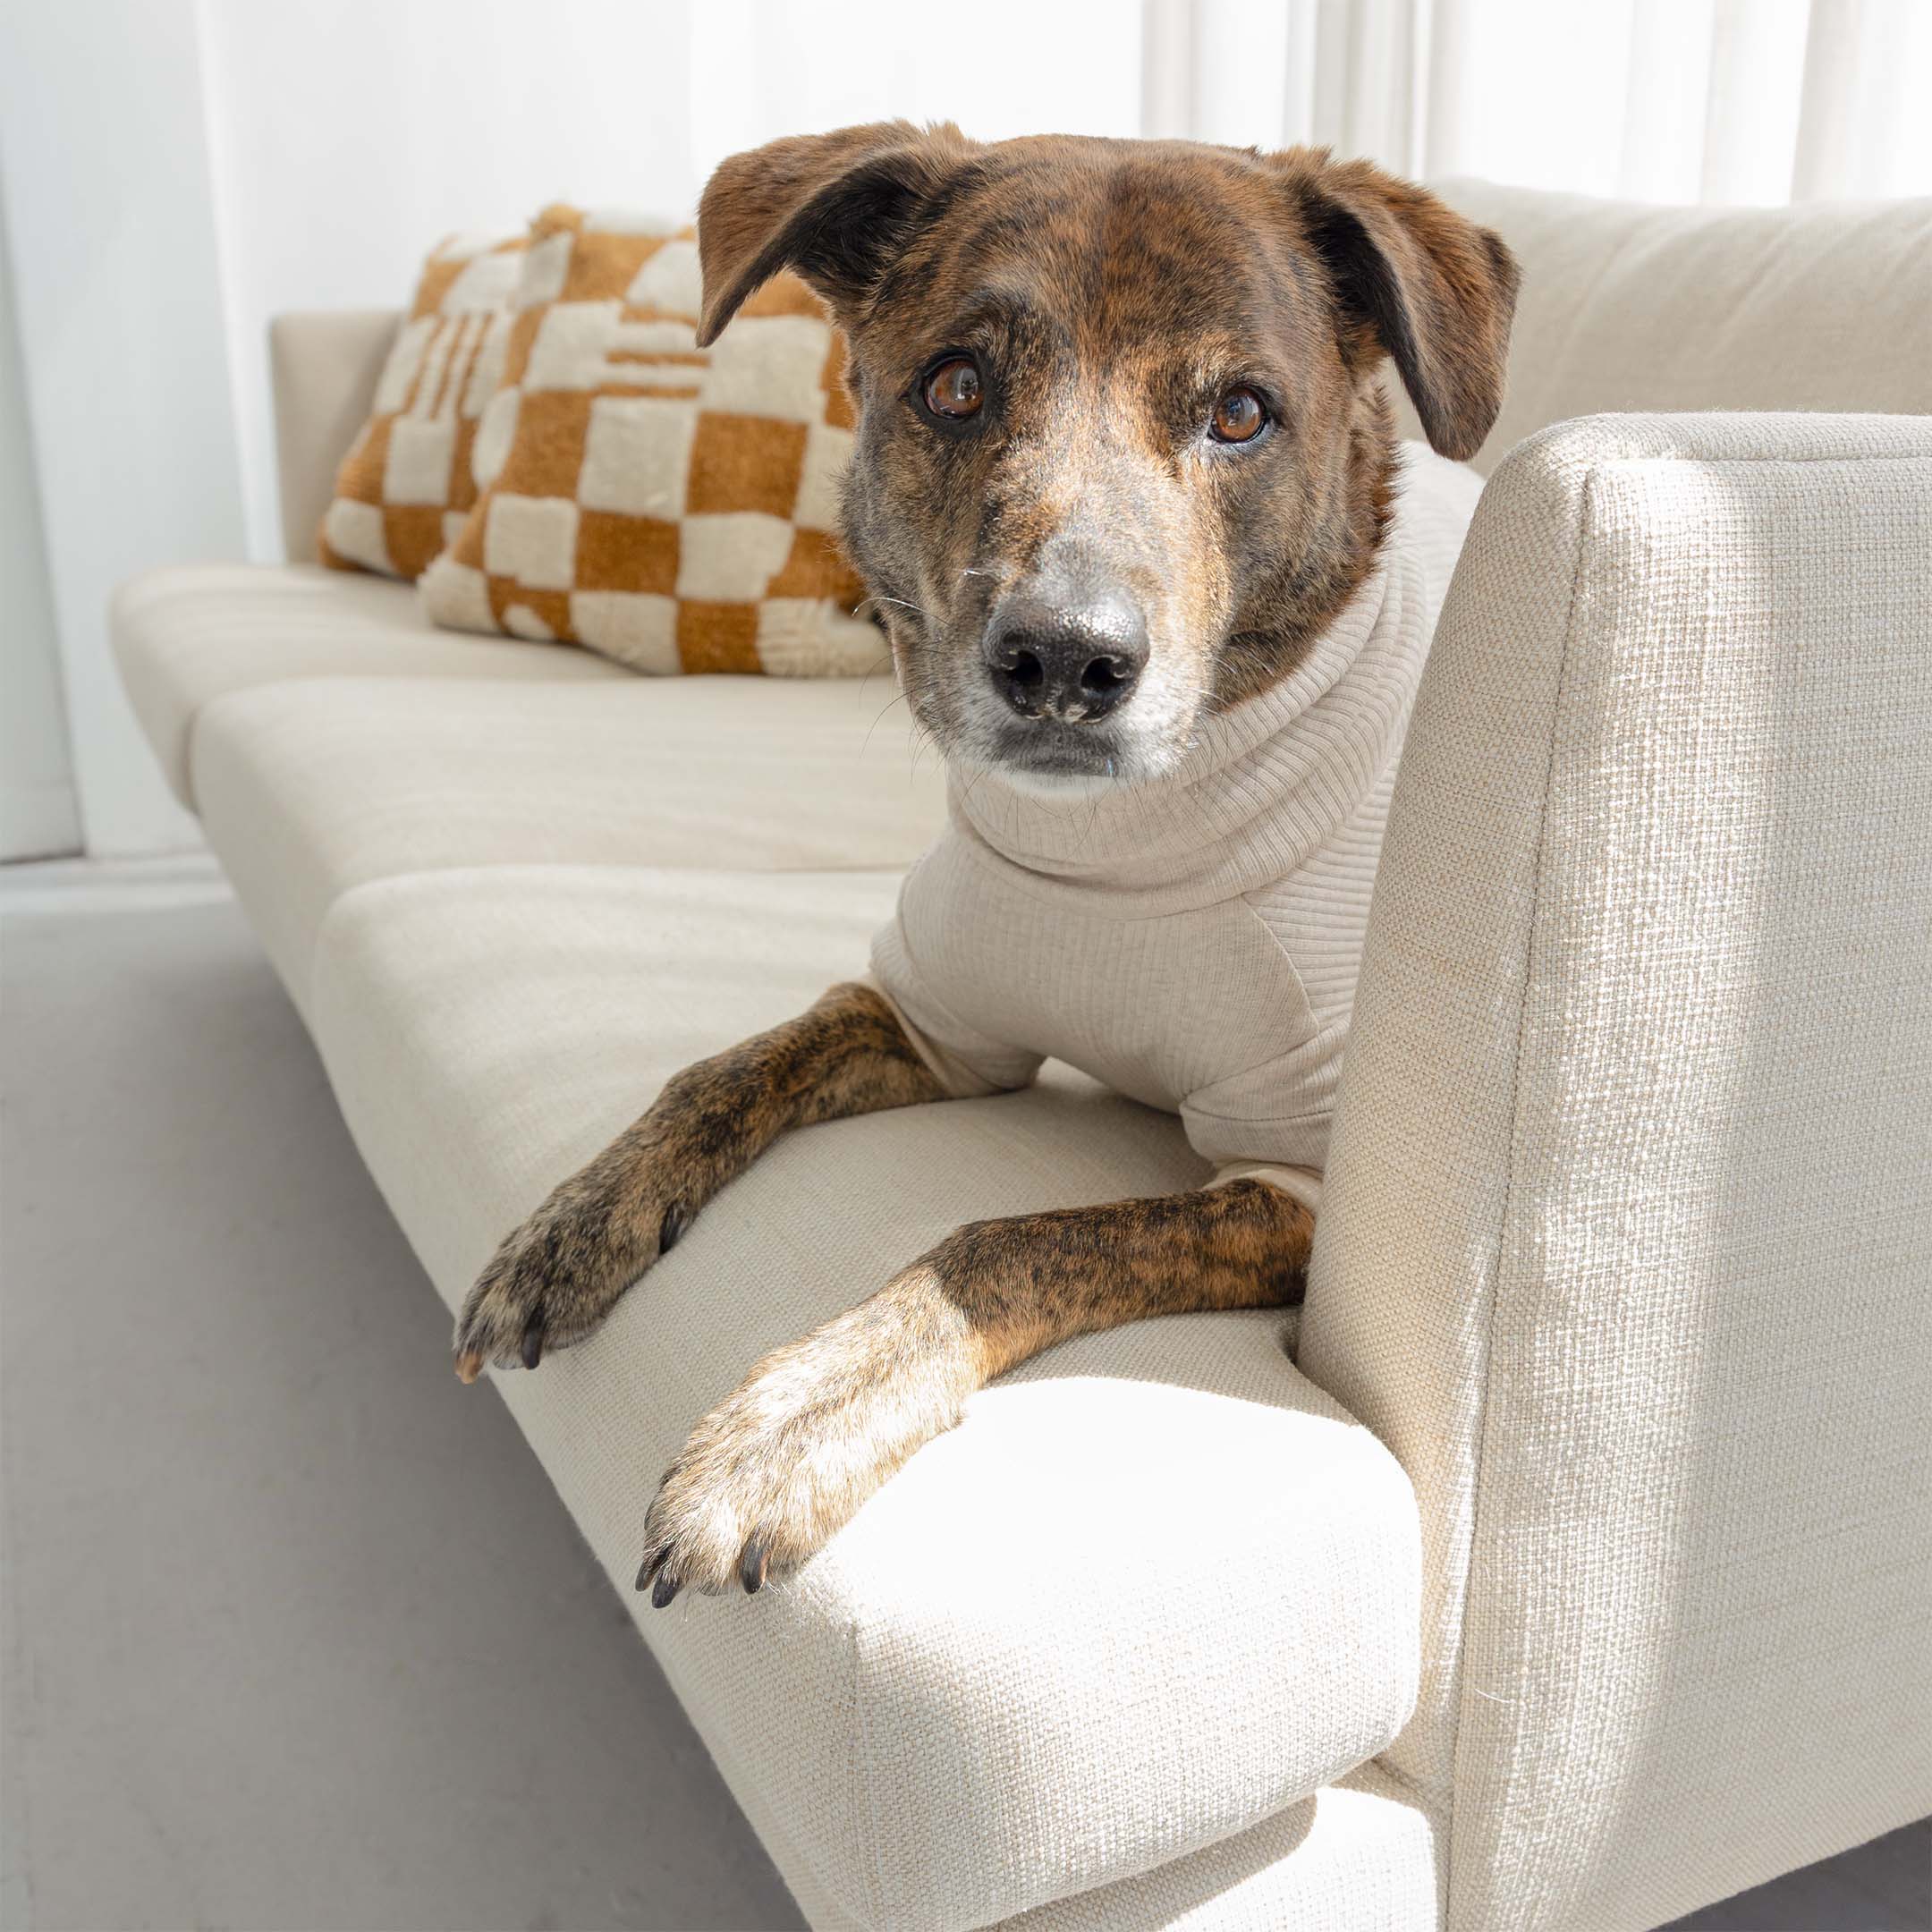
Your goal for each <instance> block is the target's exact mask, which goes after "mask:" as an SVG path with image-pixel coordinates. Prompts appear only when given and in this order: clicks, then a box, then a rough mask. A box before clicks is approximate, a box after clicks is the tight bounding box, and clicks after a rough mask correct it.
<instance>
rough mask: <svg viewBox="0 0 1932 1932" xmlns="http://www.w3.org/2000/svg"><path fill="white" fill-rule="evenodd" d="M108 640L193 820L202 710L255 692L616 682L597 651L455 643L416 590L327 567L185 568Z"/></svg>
mask: <svg viewBox="0 0 1932 1932" xmlns="http://www.w3.org/2000/svg"><path fill="white" fill-rule="evenodd" d="M108 631H109V634H110V635H111V637H112V638H113V640H114V655H115V656H116V657H117V658H118V659H119V660H120V665H121V676H122V680H123V682H124V683H125V685H126V686H127V692H128V696H129V698H130V699H132V701H133V705H134V711H135V715H136V716H138V717H139V718H140V722H141V726H142V728H143V729H144V730H145V731H146V732H147V733H148V741H149V742H150V743H151V744H152V745H153V746H154V749H155V755H156V757H157V758H159V759H160V760H161V768H162V770H163V771H164V772H165V774H166V775H167V781H168V784H170V785H171V786H172V787H173V788H174V795H175V797H176V798H178V799H179V800H180V801H182V804H183V805H185V806H187V807H188V808H189V809H191V810H192V809H195V799H194V795H193V791H192V787H191V782H190V777H189V770H188V765H189V757H188V747H189V741H190V739H191V736H192V734H193V731H194V724H195V720H196V718H197V717H199V716H200V713H201V709H202V707H203V706H204V705H207V704H208V703H210V702H211V701H212V700H213V699H216V698H219V697H221V696H222V695H223V694H224V693H225V692H227V691H243V690H246V689H248V688H249V687H250V686H251V685H256V684H275V683H280V682H284V681H287V680H292V679H298V678H318V677H341V676H344V675H347V676H352V677H441V678H485V679H488V678H518V679H522V678H555V679H558V680H559V681H572V680H575V681H578V682H581V681H584V680H586V679H597V680H601V681H603V682H615V681H617V680H619V679H621V678H623V676H624V675H625V673H624V671H623V667H622V666H620V665H614V664H611V663H608V662H607V661H606V660H605V659H604V658H601V657H593V656H591V654H590V653H589V652H588V651H577V650H565V649H562V648H559V647H557V646H556V645H554V644H525V643H517V642H513V641H511V640H508V639H493V640H488V641H485V640H481V639H479V638H459V637H452V636H451V635H450V634H449V632H448V631H438V630H437V629H436V627H435V626H434V625H433V624H431V623H430V622H429V620H428V618H427V617H425V616H424V615H423V614H422V606H421V605H420V604H419V601H418V599H417V596H416V592H415V589H413V587H412V586H411V585H408V584H400V583H392V582H389V581H386V580H384V579H381V578H376V577H363V576H355V575H348V574H345V573H343V572H341V571H330V570H324V569H322V568H321V567H320V566H319V565H318V564H313V563H291V564H277V565H262V564H254V563H204V564H186V565H180V566H174V567H171V568H168V569H165V570H153V571H147V572H143V573H142V574H141V575H140V576H139V577H135V578H131V579H130V580H129V581H128V582H126V583H125V584H123V585H122V587H121V588H120V589H119V590H117V591H116V592H115V593H114V603H113V605H112V606H111V607H110V609H109V612H108Z"/></svg>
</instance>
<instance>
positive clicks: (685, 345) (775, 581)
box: [423, 207, 887, 676]
mask: <svg viewBox="0 0 1932 1932" xmlns="http://www.w3.org/2000/svg"><path fill="white" fill-rule="evenodd" d="M515 308H516V317H515V321H514V323H513V325H512V326H511V328H510V331H509V339H508V346H507V351H506V354H505V359H504V382H503V386H502V387H501V388H499V389H498V390H497V392H496V395H495V396H494V397H492V398H491V400H490V403H489V407H488V410H487V413H486V415H485V418H484V421H483V425H482V429H481V433H480V435H479V438H478V443H477V463H476V468H477V480H478V482H479V483H480V484H481V485H482V486H483V487H484V496H483V498H482V500H481V501H480V502H479V504H477V507H476V509H475V511H474V513H472V514H471V516H470V519H469V521H467V522H466V523H465V524H464V525H463V526H462V529H461V530H460V531H459V532H457V534H456V535H455V536H454V538H453V542H452V544H451V547H450V549H449V551H448V552H447V554H445V555H444V556H442V557H440V558H438V559H437V561H436V564H435V566H434V567H433V568H432V569H431V570H430V571H429V572H428V574H427V575H426V576H425V577H424V579H423V598H424V602H425V604H426V606H427V607H428V611H429V614H430V615H431V616H432V617H434V618H435V619H436V622H437V623H445V624H451V625H454V626H456V627H457V628H459V629H462V630H469V631H509V632H512V633H513V634H514V635H516V636H520V637H537V638H563V639H567V640H570V641H572V642H573V643H580V644H588V645H590V646H592V647H593V648H596V649H597V650H601V651H604V652H606V653H607V654H608V655H610V656H611V657H616V658H619V659H620V660H622V661H623V663H625V664H628V665H630V666H631V668H632V669H633V670H637V671H646V672H653V673H664V672H674V671H744V672H758V671H764V672H772V673H775V674H782V675H792V676H842V675H845V674H864V673H866V672H868V671H872V670H875V669H878V668H880V667H882V666H883V665H885V662H886V658H887V653H886V649H885V640H884V639H883V637H882V636H881V634H880V632H879V631H878V630H877V627H876V626H874V625H873V624H872V623H870V622H869V620H867V619H866V618H864V617H862V616H860V615H859V614H857V613H858V608H859V606H860V603H861V602H862V600H863V598H864V597H865V586H864V584H863V583H861V582H860V580H859V577H858V575H857V574H856V573H855V572H853V570H852V566H851V564H850V563H847V562H846V560H845V556H844V553H843V550H842V549H841V548H840V547H839V544H838V541H837V538H835V536H834V534H833V532H834V530H835V526H836V523H837V517H838V491H839V484H840V481H841V479H843V474H844V470H845V465H846V462H847V461H848V460H849V459H850V456H851V453H852V402H851V399H850V398H849V397H848V396H847V394H846V393H845V386H844V380H843V374H844V368H845V345H844V338H843V336H842V335H840V334H839V333H838V331H837V330H836V329H835V327H834V326H833V325H832V321H831V318H829V317H828V316H827V315H826V311H825V309H824V306H823V305H822V304H821V303H820V301H819V300H818V297H817V296H816V295H814V294H813V293H812V292H811V291H810V290H809V288H807V287H806V285H805V284H804V283H802V282H801V281H800V280H799V278H798V277H797V276H796V275H792V274H790V273H789V272H787V273H782V274H779V275H774V276H773V277H772V278H771V280H770V281H768V282H767V283H766V284H764V285H763V286H762V287H761V288H759V289H758V291H757V292H756V293H755V294H753V295H752V296H751V298H750V300H749V301H747V302H746V303H745V305H744V307H743V308H742V309H741V310H740V311H739V313H738V316H737V318H736V319H735V320H734V321H733V325H732V326H731V328H730V329H729V330H727V331H726V332H725V334H724V336H723V337H721V338H720V340H718V341H717V342H716V343H712V344H711V345H710V346H709V347H708V348H704V349H700V348H699V346H698V338H697V322H698V314H699V267H698V243H697V241H696V239H695V237H694V235H693V233H692V232H691V230H690V229H688V228H687V229H682V230H676V231H675V232H674V225H673V224H670V223H667V222H661V221H657V220H656V219H654V218H652V217H649V216H640V215H633V214H628V213H621V212H612V213H603V214H598V213H591V214H586V213H584V212H583V211H581V210H580V209H577V208H563V207H557V208H547V209H546V210H545V211H544V213H543V214H542V215H541V216H538V219H537V220H536V221H535V222H534V223H532V224H531V227H530V252H529V255H528V257H527V258H526V259H525V262H524V274H523V279H522V283H521V286H520V287H519V288H518V290H517V293H516V298H515Z"/></svg>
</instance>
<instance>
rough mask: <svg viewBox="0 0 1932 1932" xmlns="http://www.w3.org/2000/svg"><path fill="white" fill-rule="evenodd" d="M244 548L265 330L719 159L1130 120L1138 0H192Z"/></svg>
mask: <svg viewBox="0 0 1932 1932" xmlns="http://www.w3.org/2000/svg"><path fill="white" fill-rule="evenodd" d="M199 13H200V18H201V21H202V33H203V41H204V47H205V53H206V70H205V80H206V86H207V89H208V130H209V138H210V141H211V144H212V148H213V155H214V165H213V178H214V182H215V185H216V219H217V226H218V229H219V233H220V236H221V255H222V262H223V268H224V277H223V281H224V291H225V309H226V318H227V324H228V334H229V340H230V343H231V344H232V352H233V360H234V372H235V412H236V417H237V419H238V422H239V425H240V432H241V447H242V473H243V479H244V494H245V500H246V504H247V524H248V544H249V550H250V555H254V556H257V557H260V558H268V557H273V556H275V555H277V554H278V550H277V545H278V538H277V530H276V513H275V476H274V470H275V464H274V450H273V443H272V436H271V425H270V421H269V413H268V381H267V352H266V336H267V323H268V318H270V317H271V316H273V315H275V314H276V313H277V312H279V311H281V310H283V309H304V308H332V307H360V306H380V305H384V304H390V303H394V304H398V305H399V304H400V303H401V302H402V300H403V299H404V297H405V296H406V294H407V293H408V292H409V289H410V287H411V284H412V283H413V281H414V279H415V275H416V270H417V267H418V266H419V262H420V260H421V258H422V255H423V253H424V251H425V250H427V249H428V247H429V245H430V244H431V243H432V242H435V241H436V239H437V238H438V237H439V236H442V235H445V234H448V233H453V232H464V233H496V234H506V233H514V232H516V231H517V230H519V229H521V227H522V225H523V224H524V223H525V222H526V221H528V220H529V218H530V216H532V215H533V214H535V213H536V212H537V210H538V208H542V207H543V206H544V204H545V203H546V202H549V201H555V200H567V201H576V202H579V203H588V204H590V205H600V204H601V205H604V206H611V205H629V206H633V207H639V206H641V207H646V208H657V209H660V210H662V211H664V212H665V213H667V214H680V215H682V214H685V213H688V212H689V211H690V210H691V208H692V207H693V206H694V205H695V203H696V200H697V197H698V191H699V189H700V188H701V187H702V186H703V184H704V181H705V177H706V176H707V175H708V174H709V173H710V171H711V169H712V168H713V167H714V166H715V165H716V164H717V162H719V161H720V160H722V159H723V158H724V156H726V155H727V154H731V153H733V152H734V151H735V150H737V149H739V148H746V147H750V146H754V145H756V144H757V143H758V142H759V141H763V140H772V139H774V138H775V137H776V136H778V135H780V134H791V133H797V132H800V131H805V130H809V129H815V128H829V127H840V126H843V125H845V124H847V123H851V122H854V121H867V120H876V119H879V118H882V117H887V116H891V115H896V114H902V115H908V116H911V117H912V118H915V119H922V120H923V119H945V118H953V119H957V120H959V121H960V122H962V123H963V124H964V125H966V126H967V127H968V128H969V129H970V131H972V132H974V133H976V134H984V135H988V136H995V137H996V136H1000V135H1004V134H1014V133H1020V132H1023V131H1030V130H1034V129H1038V128H1042V127H1060V128H1065V129H1068V130H1070V131H1078V132H1092V133H1121V134H1133V133H1137V132H1138V131H1139V130H1140V0H1095V4H1089V5H1087V6H1074V7H1068V6H1047V5H1043V4H1038V0H986V4H980V5H979V6H977V7H976V9H975V10H974V11H973V12H972V13H970V15H964V14H962V15H959V16H946V15H943V14H935V13H932V12H930V11H929V10H928V9H926V8H922V7H917V6H913V5H911V4H906V0H891V4H885V0H860V4H842V5H830V4H796V0H556V4H535V0H308V4H302V5H300V6H297V5H282V4H263V0H201V4H200V7H199Z"/></svg>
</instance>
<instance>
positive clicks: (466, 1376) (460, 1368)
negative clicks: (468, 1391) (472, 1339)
mask: <svg viewBox="0 0 1932 1932" xmlns="http://www.w3.org/2000/svg"><path fill="white" fill-rule="evenodd" d="M482 1373H483V1354H482V1351H481V1350H479V1349H473V1348H466V1349H465V1350H464V1351H463V1352H462V1354H460V1355H459V1356H458V1357H457V1358H456V1379H457V1380H458V1381H459V1382H462V1383H470V1382H474V1381H475V1380H476V1378H477V1377H479V1375H481V1374H482Z"/></svg>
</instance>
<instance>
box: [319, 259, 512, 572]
mask: <svg viewBox="0 0 1932 1932" xmlns="http://www.w3.org/2000/svg"><path fill="white" fill-rule="evenodd" d="M528 246H529V244H528V242H525V241H524V240H523V239H522V238H521V236H520V237H518V238H517V239H516V240H514V241H510V242H476V241H465V240H462V239H461V238H456V237H453V238H452V239H450V240H449V241H446V242H440V243H439V244H438V245H437V246H436V248H434V249H432V250H430V251H429V255H428V259H427V260H426V261H425V262H424V263H423V271H422V278H421V280H420V281H419V283H418V284H417V285H416V295H415V300H414V301H412V302H411V304H410V311H409V314H408V316H407V317H406V318H404V320H403V323H402V327H401V329H400V330H398V332H397V334H396V340H395V346H394V348H393V349H392V350H391V351H390V352H389V360H387V362H386V363H385V364H384V366H383V372H382V377H381V380H380V381H379V382H378V383H377V387H376V401H375V404H374V407H373V409H372V411H371V413H370V416H369V421H368V422H367V423H366V424H365V425H364V426H363V429H362V433H361V435H360V436H358V437H357V438H356V441H355V445H354V447H353V448H352V449H351V450H350V452H349V453H348V455H347V456H346V457H345V458H344V459H343V465H342V469H341V470H340V471H339V472H338V473H337V476H336V479H335V501H334V502H333V503H332V504H330V505H329V507H328V510H327V513H326V515H325V516H324V517H323V519H322V534H321V551H322V561H323V562H324V563H328V564H332V565H334V566H335V568H336V569H338V570H367V571H379V572H382V573H383V574H384V575H385V576H389V577H419V576H421V574H422V573H423V571H424V570H425V569H426V568H427V567H428V563H429V562H430V560H431V559H432V558H433V557H435V556H436V554H437V553H438V552H439V551H441V550H442V549H444V548H445V546H447V545H448V544H450V543H451V542H453V540H454V538H455V537H456V535H457V534H458V532H459V531H461V530H462V525H463V520H464V518H465V517H466V516H467V514H468V513H469V510H470V505H471V504H473V503H474V502H475V501H476V483H475V480H474V479H473V477H472V474H471V470H470V445H471V444H472V443H473V441H474V440H475V437H476V430H477V425H478V423H479V421H480V419H481V418H482V414H483V405H484V404H485V403H486V402H488V400H489V399H490V397H491V396H492V395H494V394H496V387H497V385H498V384H499V383H500V382H501V381H502V379H503V367H504V351H505V349H506V348H507V346H508V341H509V333H510V297H511V295H512V294H513V292H514V291H515V289H516V285H517V280H518V275H519V272H520V271H521V267H522V265H523V251H524V250H525V249H526V248H527V247H528Z"/></svg>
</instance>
